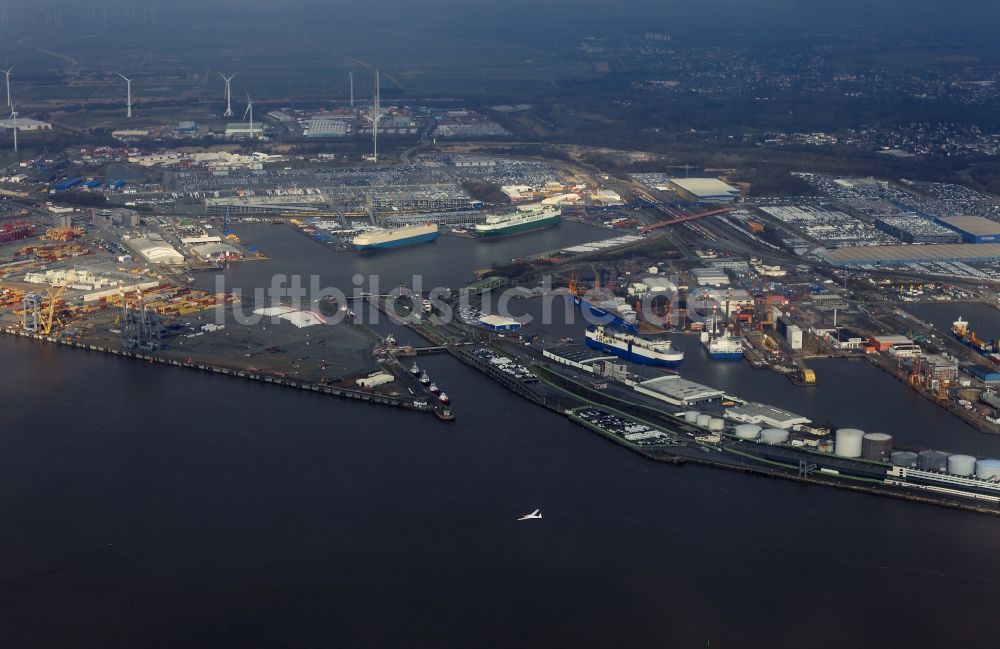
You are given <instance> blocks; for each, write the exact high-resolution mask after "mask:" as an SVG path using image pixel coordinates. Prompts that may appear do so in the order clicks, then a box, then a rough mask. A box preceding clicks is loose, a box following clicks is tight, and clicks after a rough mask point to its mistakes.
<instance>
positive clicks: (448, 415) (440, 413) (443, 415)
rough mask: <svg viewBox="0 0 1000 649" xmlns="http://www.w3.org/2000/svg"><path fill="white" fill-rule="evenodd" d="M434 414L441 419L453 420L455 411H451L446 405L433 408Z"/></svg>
mask: <svg viewBox="0 0 1000 649" xmlns="http://www.w3.org/2000/svg"><path fill="white" fill-rule="evenodd" d="M434 416H435V417H437V418H438V419H440V420H441V421H455V413H454V412H452V410H451V408H449V407H447V406H445V407H443V408H435V409H434Z"/></svg>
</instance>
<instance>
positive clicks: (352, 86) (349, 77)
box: [347, 72, 354, 108]
mask: <svg viewBox="0 0 1000 649" xmlns="http://www.w3.org/2000/svg"><path fill="white" fill-rule="evenodd" d="M347 80H348V81H349V82H350V84H351V108H354V72H348V73H347Z"/></svg>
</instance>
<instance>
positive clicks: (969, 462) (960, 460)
mask: <svg viewBox="0 0 1000 649" xmlns="http://www.w3.org/2000/svg"><path fill="white" fill-rule="evenodd" d="M975 472H976V458H974V457H972V456H971V455H949V456H948V473H950V474H952V475H959V476H964V477H966V478H967V477H969V476H971V475H972V474H973V473H975Z"/></svg>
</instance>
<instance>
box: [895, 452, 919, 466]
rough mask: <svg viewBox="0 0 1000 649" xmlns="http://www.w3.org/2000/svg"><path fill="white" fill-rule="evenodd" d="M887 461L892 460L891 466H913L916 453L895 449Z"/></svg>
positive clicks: (915, 464) (915, 462)
mask: <svg viewBox="0 0 1000 649" xmlns="http://www.w3.org/2000/svg"><path fill="white" fill-rule="evenodd" d="M889 461H890V462H892V466H905V467H908V468H913V467H915V466H917V454H916V453H912V452H910V451H896V452H895V453H893V454H892V455H891V456H889Z"/></svg>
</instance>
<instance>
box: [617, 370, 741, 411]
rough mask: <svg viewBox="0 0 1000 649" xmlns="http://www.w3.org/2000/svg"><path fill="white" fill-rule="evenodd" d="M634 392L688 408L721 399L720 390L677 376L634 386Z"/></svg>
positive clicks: (651, 380)
mask: <svg viewBox="0 0 1000 649" xmlns="http://www.w3.org/2000/svg"><path fill="white" fill-rule="evenodd" d="M635 391H636V392H639V393H641V394H645V395H647V396H650V397H654V398H656V399H660V400H661V401H666V402H667V403H671V404H673V405H675V406H689V405H694V404H697V403H703V402H705V401H714V400H716V399H721V398H722V395H723V392H722V390H716V389H715V388H710V387H708V386H707V385H701V384H700V383H695V382H694V381H688V380H687V379H682V378H681V377H679V376H676V375H671V376H661V377H658V378H655V379H650V380H648V381H643V382H642V383H637V384H636V385H635Z"/></svg>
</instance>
